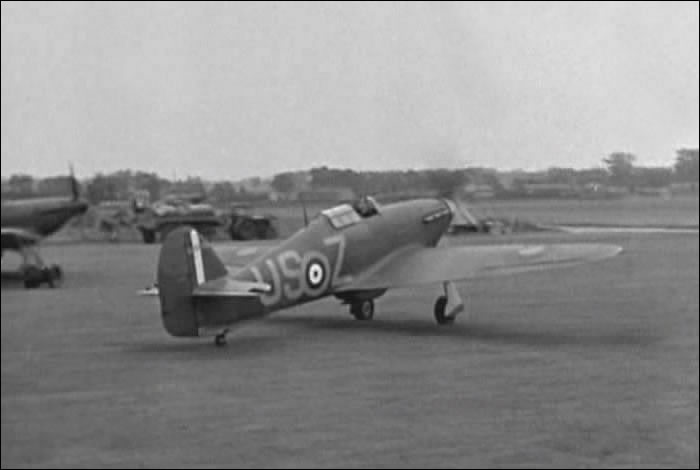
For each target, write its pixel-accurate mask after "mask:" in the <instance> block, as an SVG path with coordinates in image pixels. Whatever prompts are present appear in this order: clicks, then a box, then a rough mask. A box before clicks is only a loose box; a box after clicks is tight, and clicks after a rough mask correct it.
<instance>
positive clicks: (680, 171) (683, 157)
mask: <svg viewBox="0 0 700 470" xmlns="http://www.w3.org/2000/svg"><path fill="white" fill-rule="evenodd" d="M676 155H677V156H676V163H675V165H674V167H673V169H674V171H675V175H674V176H675V179H676V180H677V181H681V182H689V183H697V182H698V179H699V178H698V175H699V171H698V159H699V158H698V149H680V150H678V151H677V152H676Z"/></svg>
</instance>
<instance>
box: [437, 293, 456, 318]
mask: <svg viewBox="0 0 700 470" xmlns="http://www.w3.org/2000/svg"><path fill="white" fill-rule="evenodd" d="M446 310H447V297H445V296H444V295H441V296H440V297H438V299H437V300H436V301H435V308H434V313H435V321H437V323H438V325H451V324H453V323H454V322H455V317H453V316H448V315H445V311H446Z"/></svg>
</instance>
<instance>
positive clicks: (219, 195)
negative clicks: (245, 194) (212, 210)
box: [209, 182, 238, 203]
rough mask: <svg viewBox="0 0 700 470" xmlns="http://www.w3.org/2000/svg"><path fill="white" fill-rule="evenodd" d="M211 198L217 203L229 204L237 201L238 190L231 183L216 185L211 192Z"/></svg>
mask: <svg viewBox="0 0 700 470" xmlns="http://www.w3.org/2000/svg"><path fill="white" fill-rule="evenodd" d="M209 195H210V197H211V198H212V199H213V200H214V201H217V202H223V203H229V202H231V201H234V200H236V196H237V195H238V194H237V192H236V188H234V187H233V185H232V184H231V183H229V182H222V183H216V184H214V186H212V188H211V191H210V192H209Z"/></svg>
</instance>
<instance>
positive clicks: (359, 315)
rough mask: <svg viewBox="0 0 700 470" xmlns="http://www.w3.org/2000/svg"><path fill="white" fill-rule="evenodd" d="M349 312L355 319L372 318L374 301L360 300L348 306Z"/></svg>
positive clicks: (364, 319) (366, 319)
mask: <svg viewBox="0 0 700 470" xmlns="http://www.w3.org/2000/svg"><path fill="white" fill-rule="evenodd" d="M350 313H351V314H352V316H353V317H355V319H356V320H362V321H368V320H371V319H372V318H374V301H373V300H362V301H360V302H355V303H354V304H352V305H351V306H350Z"/></svg>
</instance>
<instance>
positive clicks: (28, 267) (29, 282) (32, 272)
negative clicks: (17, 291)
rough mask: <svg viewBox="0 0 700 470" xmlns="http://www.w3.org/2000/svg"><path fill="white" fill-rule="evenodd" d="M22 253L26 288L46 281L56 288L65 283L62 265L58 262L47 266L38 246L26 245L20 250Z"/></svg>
mask: <svg viewBox="0 0 700 470" xmlns="http://www.w3.org/2000/svg"><path fill="white" fill-rule="evenodd" d="M20 254H21V255H22V277H23V278H24V287H25V288H26V289H35V288H37V287H39V286H41V285H42V284H44V283H46V284H47V285H48V286H49V287H51V288H55V287H59V286H60V285H61V284H62V283H63V270H62V269H61V267H60V266H58V265H56V264H53V265H51V266H47V265H46V264H45V263H44V260H42V259H41V256H39V252H38V251H37V250H36V248H34V247H32V246H25V247H24V248H23V249H22V250H20Z"/></svg>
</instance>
